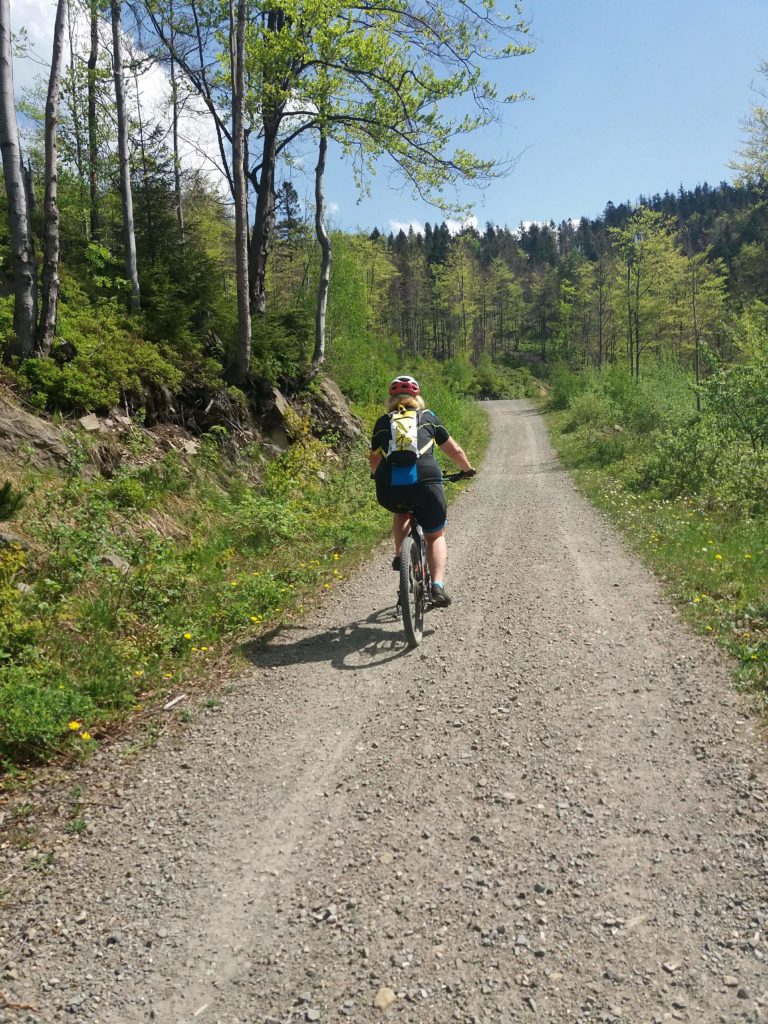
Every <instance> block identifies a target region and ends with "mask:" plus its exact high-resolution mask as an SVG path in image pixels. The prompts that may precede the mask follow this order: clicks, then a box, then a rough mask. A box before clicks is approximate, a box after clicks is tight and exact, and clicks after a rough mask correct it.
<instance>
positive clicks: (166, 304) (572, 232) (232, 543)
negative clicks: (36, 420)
mask: <svg viewBox="0 0 768 1024" xmlns="http://www.w3.org/2000/svg"><path fill="white" fill-rule="evenodd" d="M30 45H31V44H30V42H29V40H27V39H26V37H25V35H24V33H21V34H17V35H15V36H14V35H13V33H12V32H11V20H10V7H9V0H0V101H1V103H0V145H1V147H2V155H3V173H4V189H5V199H6V201H5V202H4V203H3V204H2V208H1V209H0V242H1V243H2V247H3V271H4V273H3V282H2V287H1V288H0V347H1V348H2V366H1V367H0V385H2V389H3V401H4V402H5V403H6V404H10V406H11V408H12V409H24V410H26V411H28V412H33V413H35V414H37V415H39V416H42V417H45V418H47V419H48V420H50V421H51V422H52V423H54V424H56V425H64V426H67V427H69V426H72V425H73V423H74V422H75V421H76V420H77V419H78V418H80V417H83V416H84V415H85V414H89V413H90V414H93V413H95V414H97V415H98V417H100V422H101V423H102V424H103V423H104V422H106V421H109V422H110V423H117V422H124V423H126V424H127V427H126V429H125V430H124V432H123V433H122V434H120V436H110V437H106V438H105V437H104V436H102V434H99V435H98V436H95V437H88V436H83V435H82V432H80V433H78V432H77V431H72V432H69V433H67V442H66V443H67V445H68V446H69V448H68V456H67V460H68V461H67V465H66V467H65V470H64V472H62V473H57V474H55V475H54V476H53V477H52V476H51V475H50V474H48V475H46V474H44V473H41V472H39V470H37V469H36V468H35V467H34V466H33V465H32V462H31V461H30V459H27V460H26V461H25V462H23V464H22V465H21V466H20V467H19V465H11V464H9V466H8V468H7V470H4V472H5V473H6V476H7V479H6V482H5V486H4V488H3V489H2V490H0V516H1V517H2V518H3V519H6V520H10V519H13V520H14V522H13V526H14V527H16V528H17V529H19V530H20V531H21V534H20V535H19V539H20V540H21V541H22V543H21V544H20V545H19V544H14V543H11V542H9V543H4V544H3V546H1V547H0V600H2V602H3V618H2V623H1V624H0V652H1V656H2V659H3V666H2V673H3V677H4V678H3V683H2V691H1V692H2V697H1V698H0V754H2V755H3V756H4V757H7V758H9V759H11V760H20V761H23V760H24V759H29V758H32V759H35V758H39V757H46V756H49V755H50V754H51V753H56V752H60V751H61V750H62V749H69V746H71V744H72V743H75V746H77V742H79V743H80V745H81V746H82V747H83V749H85V748H87V747H88V745H89V744H90V743H92V742H93V737H94V736H96V735H97V734H98V731H99V729H105V728H107V726H106V725H105V724H104V723H107V722H110V721H113V720H114V719H115V717H118V718H119V717H120V716H122V715H125V714H126V713H128V712H129V711H131V709H133V711H134V712H135V711H136V710H137V709H138V710H139V711H140V710H141V707H142V705H143V703H144V701H145V700H146V699H148V698H147V697H146V696H143V695H147V694H152V693H154V692H157V689H158V687H160V688H162V687H164V686H166V685H167V686H168V687H170V686H171V684H172V683H174V682H176V681H177V680H179V679H183V678H187V677H189V676H190V675H194V674H195V673H197V674H198V675H201V674H204V673H205V672H206V671H207V670H208V669H207V668H206V666H209V664H210V663H211V659H213V658H219V657H220V656H221V657H223V656H224V652H225V651H229V650H231V648H232V646H233V644H235V643H236V642H237V641H238V640H241V639H242V638H243V637H245V636H247V635H250V633H252V632H253V631H254V630H256V631H258V629H261V628H264V626H265V625H266V624H267V623H269V622H273V621H275V620H276V619H279V617H280V616H281V615H285V614H288V613H293V612H294V611H295V612H296V613H297V614H298V610H300V609H301V608H302V607H303V605H302V601H303V600H304V599H305V598H306V597H307V595H309V594H310V593H313V592H316V591H317V590H318V589H320V590H322V589H323V588H326V589H327V588H330V587H332V586H333V585H334V583H335V582H336V581H337V580H338V579H340V578H341V574H342V570H343V569H344V566H345V564H351V563H352V562H354V560H355V559H356V558H360V557H362V556H363V555H364V553H365V551H366V550H367V549H368V547H369V546H370V544H371V543H372V542H373V539H375V538H376V537H378V536H380V535H381V534H382V533H383V531H384V530H385V528H386V526H385V522H384V519H383V518H382V516H381V514H380V512H379V511H378V510H377V508H376V507H375V503H374V502H373V499H372V495H371V494H370V487H369V486H368V481H367V477H366V476H365V473H364V470H363V468H362V467H363V462H362V461H361V460H360V459H359V455H360V451H359V446H360V443H362V442H361V438H362V436H363V434H364V430H365V427H366V425H369V424H370V422H371V421H372V417H373V416H374V415H375V410H376V408H377V407H378V404H379V403H380V401H381V395H382V393H383V391H384V388H385V385H386V381H387V379H388V378H389V377H391V375H393V374H394V373H397V372H400V371H401V370H402V368H403V367H404V366H407V367H408V368H409V369H410V370H412V371H413V372H416V373H418V375H419V377H420V378H421V379H422V380H423V381H424V382H426V383H428V385H429V388H430V393H431V394H433V395H435V396H436V399H437V400H439V403H440V408H441V409H442V410H445V411H446V415H447V416H449V417H450V418H451V419H452V422H453V423H454V424H456V425H458V426H459V427H460V433H461V435H462V436H463V437H466V438H467V447H468V450H469V451H471V452H473V453H475V455H476V457H478V458H479V456H480V453H481V451H482V448H483V445H484V443H485V434H486V429H487V428H486V426H485V423H484V419H483V417H482V414H481V411H480V407H479V406H477V405H476V403H474V402H473V401H472V399H474V398H476V397H485V398H517V397H527V398H530V399H534V400H536V401H538V402H540V403H541V404H542V407H545V408H546V409H547V410H548V411H549V413H550V423H551V427H552V431H553V437H554V440H555V443H556V444H557V446H558V450H559V451H560V453H561V456H562V458H563V459H564V461H565V463H566V464H567V465H568V466H569V467H570V468H571V469H572V470H573V471H574V473H575V474H576V477H577V479H578V480H579V481H580V483H581V484H582V486H583V487H584V488H585V489H586V490H587V492H588V493H589V494H590V496H591V497H592V498H593V500H595V501H596V502H597V503H598V504H601V506H602V507H603V508H604V509H605V510H606V512H607V514H609V515H612V516H613V517H614V518H615V519H616V521H617V522H619V523H620V524H621V525H623V526H624V527H625V528H627V529H628V530H629V532H630V536H633V537H634V539H635V542H636V543H637V545H638V547H640V548H641V549H642V550H643V553H644V554H645V556H646V557H647V558H648V559H649V560H650V562H651V563H652V564H654V565H656V566H657V568H659V570H660V571H661V572H662V573H664V574H665V575H666V576H667V577H668V578H669V579H671V580H673V581H675V582H674V583H673V584H672V585H673V587H674V589H675V594H676V596H677V597H678V598H679V599H680V600H681V602H682V603H683V605H684V606H685V607H686V608H687V611H688V613H689V614H690V615H691V617H692V618H693V620H694V621H695V622H696V623H697V624H698V625H699V626H700V627H701V628H702V629H705V630H708V631H711V632H713V633H714V634H716V635H717V636H718V637H719V638H720V639H721V641H722V642H723V643H724V644H725V646H726V647H728V648H729V649H730V650H732V651H733V652H734V653H735V654H736V657H737V659H738V661H739V663H740V665H741V668H742V670H743V676H744V678H745V679H747V680H748V681H750V682H751V683H754V684H755V686H756V687H757V688H758V689H759V687H761V686H764V683H765V680H766V677H767V675H768V593H767V592H766V568H765V566H766V563H767V562H768V559H767V558H766V557H765V556H766V553H767V552H768V547H767V545H768V537H767V536H766V528H765V520H766V512H768V233H767V229H768V205H767V203H766V185H767V184H768V115H767V114H766V111H765V109H764V108H763V107H761V106H760V105H759V104H758V105H756V106H755V107H754V108H753V110H752V113H751V115H750V116H749V119H748V121H747V124H746V133H745V142H744V146H743V149H742V151H741V152H740V153H739V154H736V155H735V156H734V177H733V181H732V182H720V183H719V184H716V185H709V184H700V185H698V186H696V187H695V188H693V189H687V188H684V187H683V186H680V187H679V188H678V189H677V190H676V191H673V192H666V193H664V194H663V195H650V196H640V197H638V198H637V199H634V200H627V201H623V202H619V203H617V204H614V203H613V202H608V203H607V205H606V206H605V209H604V211H603V213H602V214H601V215H600V216H597V217H595V218H594V219H590V218H588V217H582V218H581V219H580V220H578V221H565V222H562V223H560V224H557V225H556V224H554V223H552V222H549V223H536V222H533V223H527V224H520V225H517V226H508V225H501V224H496V223H488V224H486V226H485V228H484V229H483V230H478V229H475V228H473V227H470V226H468V225H469V223H470V222H469V221H466V220H465V221H464V224H465V226H464V227H463V228H461V229H460V230H458V231H457V230H456V229H455V228H453V227H450V228H449V215H452V216H454V217H455V216H456V215H459V216H464V215H466V213H467V212H468V204H467V201H466V196H467V195H469V194H470V193H469V190H470V189H471V188H473V187H475V186H478V185H482V184H483V182H487V181H490V180H492V179H494V178H497V177H500V176H504V175H505V174H506V173H507V172H508V171H509V169H510V167H509V166H508V164H507V163H506V162H505V160H504V159H500V160H499V161H489V160H485V159H481V158H479V157H478V156H476V155H474V154H473V153H472V152H471V151H470V150H469V149H468V148H466V147H467V146H468V145H470V144H471V138H472V135H473V133H474V132H476V131H477V130H478V129H480V128H482V127H483V126H484V125H488V124H491V123H493V122H494V121H495V120H496V119H498V118H499V117H500V116H501V112H502V110H503V108H504V107H505V105H506V104H508V103H514V102H516V101H517V100H519V99H521V98H523V97H524V96H525V90H524V89H523V88H521V89H520V90H519V92H517V93H514V94H512V95H508V96H503V97H502V96H499V95H498V93H497V89H496V87H495V85H494V83H493V81H492V80H490V79H488V78H487V77H486V76H485V69H486V65H487V64H488V62H491V61H493V60H497V59H502V58H503V59H505V60H507V59H509V60H513V61H515V62H517V60H518V58H521V59H520V61H519V65H520V68H521V72H520V75H521V81H522V80H524V77H525V71H524V67H525V61H524V58H525V56H526V55H527V54H528V53H530V52H531V45H530V43H529V39H528V25H527V23H526V21H525V19H524V17H523V15H522V13H521V10H520V8H519V7H518V6H517V5H516V6H515V8H514V10H513V12H512V15H511V16H508V15H504V14H502V13H501V12H499V11H497V10H496V9H495V8H494V6H493V4H490V3H483V4H479V5H477V6H476V7H475V6H473V5H472V4H470V3H450V2H441V0H428V2H427V3H425V4H424V5H422V6H421V7H419V8H418V9H417V8H415V7H414V6H413V5H411V4H409V3H407V2H401V0H397V2H396V3H394V4H387V5H385V6H379V5H377V4H375V3H373V4H368V3H362V4H360V5H353V6H349V5H341V4H334V3H331V4H330V5H329V4H328V3H327V2H324V3H322V4H320V3H310V4H306V3H304V4H301V5H298V4H297V5H282V6H280V7H278V8H274V7H269V6H261V5H258V4H254V3H252V2H250V0H229V3H228V4H227V5H202V4H199V3H198V2H197V0H140V2H139V0H137V2H135V3H131V4H128V3H121V0H111V2H110V3H109V4H105V3H102V2H99V0H88V2H85V3H83V2H81V0H70V2H67V0H58V3H57V5H56V20H55V26H54V33H53V48H52V53H51V54H50V55H46V57H45V61H44V63H45V64H46V73H45V74H44V75H42V76H41V78H40V79H39V81H38V83H37V85H36V86H35V87H34V88H32V89H27V90H25V91H24V93H23V95H18V94H17V93H16V92H15V90H14V83H13V68H14V63H15V62H18V60H19V58H20V57H22V56H24V55H25V54H29V53H30V52H31V50H30ZM762 70H763V73H765V72H766V68H763V69H762ZM457 99H462V100H464V101H468V102H469V103H470V104H471V106H472V109H473V111H474V113H473V114H472V115H471V116H462V117H458V118H457V117H454V116H452V115H451V114H450V113H449V111H450V110H451V109H452V108H451V102H452V101H455V100H457ZM193 125H194V126H197V129H198V130H197V134H195V132H193V131H192V127H191V126H193ZM334 159H335V160H344V161H347V162H348V163H349V164H350V165H351V166H353V167H354V169H355V172H356V175H357V181H358V184H359V187H360V189H361V190H363V191H364V190H365V188H366V187H367V184H368V183H369V181H370V175H371V173H372V172H373V171H374V170H375V169H376V168H377V167H380V166H384V165H386V166H387V167H389V168H390V169H391V170H392V173H393V174H395V175H396V176H397V178H398V180H399V181H400V182H401V183H402V184H403V185H405V186H406V187H407V188H409V189H410V190H411V191H412V192H413V193H414V194H415V195H417V196H420V197H422V198H424V199H426V200H428V201H429V202H430V203H432V204H433V206H434V208H435V213H436V216H435V219H434V221H433V223H430V224H426V225H425V227H424V230H423V232H419V233H415V232H414V231H413V230H411V231H409V232H407V233H406V232H404V231H399V232H398V233H397V234H392V233H389V232H388V231H386V230H383V231H382V230H379V229H378V228H373V229H372V230H371V231H370V232H366V233H357V232H356V233H352V232H344V231H339V230H336V229H334V226H333V223H332V217H331V216H330V215H329V212H328V210H327V209H326V199H325V175H326V169H327V166H328V162H329V161H330V160H334ZM307 193H310V194H311V200H307V199H306V198H303V197H304V196H306V195H307ZM451 223H454V222H453V221H451ZM324 375H327V376H329V377H330V378H332V379H333V381H335V382H336V384H337V385H338V386H339V387H340V388H341V391H342V392H343V394H344V395H345V396H346V398H347V399H348V400H349V401H350V403H351V410H352V411H351V412H350V413H349V416H350V420H353V419H355V417H357V416H359V417H360V418H361V421H362V426H359V427H357V428H355V429H353V430H352V431H351V433H352V435H355V436H357V441H356V442H353V443H351V444H350V442H349V438H347V439H346V440H342V439H341V437H340V433H339V431H337V430H334V429H333V427H332V426H331V427H329V426H328V424H327V423H326V424H325V425H324V426H323V427H320V426H318V421H317V416H316V409H317V406H316V404H313V403H316V401H317V400H318V396H319V394H320V391H321V389H322V387H323V385H322V381H323V380H324V379H325V377H324ZM284 396H287V399H288V400H289V404H290V403H292V404H291V407H290V409H288V411H287V412H286V415H285V416H284V417H283V423H282V426H281V429H285V433H286V435H287V442H288V443H287V445H286V450H282V451H278V452H276V451H274V450H270V451H268V448H270V445H269V444H267V443H266V442H265V437H266V435H265V434H264V433H263V432H260V431H262V428H263V426H264V422H265V420H264V416H265V415H273V413H274V409H275V406H276V403H277V405H278V406H280V408H282V405H281V403H282V402H283V397H284ZM147 428H149V429H147ZM166 428H167V429H168V430H175V431H177V432H178V433H177V434H167V435H166V440H167V438H168V437H173V438H174V443H172V444H170V447H169V446H168V445H166V446H165V447H163V444H161V443H160V440H159V438H161V436H162V430H164V429H166ZM152 430H154V431H155V433H154V434H153V433H152ZM182 441H185V442H193V443H192V449H191V450H193V451H194V452H195V454H194V455H193V457H192V458H190V459H184V458H182V457H180V455H179V446H180V443H181V442H182ZM271 449H274V445H272V446H271ZM350 456H351V457H350ZM94 463H95V464H96V465H97V466H98V470H99V471H98V473H96V475H95V476H94V475H93V474H92V473H90V472H89V471H88V470H89V467H92V465H93V464H94ZM201 523H205V530H204V531H202V530H201ZM9 536H10V537H13V534H10V535H9ZM297 537H298V538H299V539H301V540H302V542H303V543H305V544H306V545H307V547H306V551H307V555H306V559H305V561H304V562H302V563H301V565H300V566H296V565H295V564H294V560H293V559H292V558H291V550H292V548H291V545H292V544H293V543H295V541H296V539H297ZM715 549H717V550H716V552H715ZM713 552H715V554H713ZM717 556H719V557H717ZM713 558H714V559H716V560H715V561H714V562H713ZM193 585H194V587H193ZM193 589H194V591H195V593H194V595H193V594H192V590H193ZM52 620H53V621H55V622H56V623H57V625H58V627H60V628H58V629H57V630H51V629H50V628H49V624H50V622H51V621H52ZM83 637H86V638H87V643H86V644H85V645H84V644H83V643H82V639H83ZM203 640H205V642H203ZM163 680H166V681H169V682H167V683H164V682H163ZM70 734H72V735H70ZM75 741H77V742H75Z"/></svg>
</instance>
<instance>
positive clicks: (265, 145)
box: [248, 117, 280, 314]
mask: <svg viewBox="0 0 768 1024" xmlns="http://www.w3.org/2000/svg"><path fill="white" fill-rule="evenodd" d="M279 123H280V119H279V117H277V118H274V119H273V121H272V123H265V125H264V136H263V141H262V151H261V171H260V174H259V178H258V180H257V181H255V182H254V188H255V191H256V213H255V214H254V218H253V231H252V233H251V243H250V248H249V254H248V255H249V268H250V270H249V285H250V302H251V312H252V313H258V314H264V313H266V311H267V293H266V286H265V279H266V273H267V258H268V256H269V245H270V241H271V234H272V225H273V222H274V219H275V164H276V162H277V128H278V125H279ZM252 180H253V179H252Z"/></svg>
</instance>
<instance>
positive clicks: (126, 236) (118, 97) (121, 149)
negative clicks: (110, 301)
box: [110, 0, 141, 313]
mask: <svg viewBox="0 0 768 1024" xmlns="http://www.w3.org/2000/svg"><path fill="white" fill-rule="evenodd" d="M120 9H121V0H110V12H111V15H112V69H113V75H114V80H115V110H116V113H117V154H118V161H119V164H120V199H121V201H122V207H123V244H124V246H125V276H126V277H127V278H128V282H129V284H130V286H131V296H130V299H129V302H128V306H129V309H130V310H131V312H132V313H136V312H138V311H139V310H140V309H141V289H140V288H139V271H138V264H137V260H136V233H135V231H134V226H133V190H132V188H131V157H130V150H129V146H128V117H127V114H126V109H125V80H124V77H123V41H122V29H121V24H120V21H121V16H120Z"/></svg>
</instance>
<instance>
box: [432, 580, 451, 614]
mask: <svg viewBox="0 0 768 1024" xmlns="http://www.w3.org/2000/svg"><path fill="white" fill-rule="evenodd" d="M451 602H452V598H451V595H450V594H449V593H447V591H446V589H445V587H444V586H443V585H442V583H433V584H432V604H433V605H435V607H436V608H447V607H448V605H449V604H451Z"/></svg>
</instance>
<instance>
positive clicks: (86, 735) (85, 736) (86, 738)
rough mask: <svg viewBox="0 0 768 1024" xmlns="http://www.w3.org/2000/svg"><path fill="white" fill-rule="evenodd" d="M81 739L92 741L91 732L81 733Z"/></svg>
mask: <svg viewBox="0 0 768 1024" xmlns="http://www.w3.org/2000/svg"><path fill="white" fill-rule="evenodd" d="M80 739H81V740H90V739H92V736H91V734H90V733H89V732H81V733H80Z"/></svg>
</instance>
